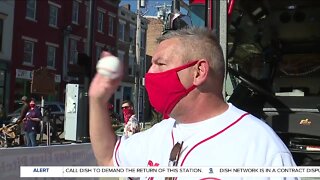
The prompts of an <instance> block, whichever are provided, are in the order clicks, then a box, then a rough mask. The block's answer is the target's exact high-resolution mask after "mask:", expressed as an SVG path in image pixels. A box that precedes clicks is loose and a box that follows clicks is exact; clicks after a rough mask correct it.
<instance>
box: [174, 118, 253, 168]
mask: <svg viewBox="0 0 320 180" xmlns="http://www.w3.org/2000/svg"><path fill="white" fill-rule="evenodd" d="M248 114H249V113H245V114H243V115H241V116H240V117H239V118H238V119H237V120H236V121H234V122H233V123H231V124H230V125H229V126H227V127H225V128H224V129H222V130H221V131H219V132H217V133H215V134H214V135H212V136H209V137H207V138H206V139H204V140H202V141H200V142H198V143H197V144H196V145H194V146H193V147H192V148H191V149H190V150H189V151H188V153H187V154H186V155H185V156H184V158H183V160H182V162H181V164H180V167H182V166H183V164H184V161H185V160H186V159H187V157H188V155H189V154H190V153H191V151H192V150H194V149H195V148H196V147H197V146H199V145H200V144H202V143H204V142H206V141H208V140H210V139H212V138H214V137H216V136H218V135H219V134H221V133H223V132H224V131H226V130H227V129H229V128H230V127H231V126H233V125H235V124H236V123H237V122H239V121H240V120H241V119H242V118H243V117H245V116H246V115H248Z"/></svg>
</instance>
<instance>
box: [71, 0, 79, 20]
mask: <svg viewBox="0 0 320 180" xmlns="http://www.w3.org/2000/svg"><path fill="white" fill-rule="evenodd" d="M78 17H79V2H78V1H73V3H72V22H73V23H74V24H78Z"/></svg>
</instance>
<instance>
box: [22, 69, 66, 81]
mask: <svg viewBox="0 0 320 180" xmlns="http://www.w3.org/2000/svg"><path fill="white" fill-rule="evenodd" d="M16 78H17V79H26V80H32V71H28V70H23V69H16ZM54 82H56V83H60V82H61V75H59V74H55V75H54Z"/></svg>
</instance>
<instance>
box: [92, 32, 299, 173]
mask: <svg viewBox="0 0 320 180" xmlns="http://www.w3.org/2000/svg"><path fill="white" fill-rule="evenodd" d="M158 43H159V44H158V47H157V49H156V51H155V53H154V56H153V57H152V65H151V67H150V69H149V71H148V73H146V75H145V87H146V90H147V93H148V96H149V100H150V103H151V105H152V106H153V107H154V108H155V110H156V111H158V112H160V113H162V114H163V115H168V116H169V118H168V119H166V120H163V121H161V122H159V123H158V124H156V125H154V126H153V127H151V128H150V129H148V130H146V131H143V132H140V133H137V134H135V135H133V136H131V137H130V138H128V139H124V138H121V139H120V138H117V137H116V136H115V135H114V132H113V131H112V128H111V124H110V122H109V121H105V119H107V117H108V115H107V113H106V112H105V111H104V110H103V108H101V107H104V106H103V104H105V103H107V101H108V100H109V98H110V97H111V96H112V94H113V93H114V92H115V91H116V89H117V88H118V85H119V84H120V81H121V78H118V79H109V78H107V77H104V76H101V75H100V74H96V75H95V77H94V79H93V80H92V82H91V85H90V89H89V105H90V116H89V117H90V138H91V144H92V148H93V152H94V154H95V157H96V159H97V162H98V164H99V165H108V166H136V167H139V166H142V167H143V166H144V167H146V166H181V167H184V166H185V167H191V166H192V167H214V166H216V167H231V166H258V167H260V166H295V162H294V160H293V158H292V155H291V153H290V151H289V150H288V149H287V147H286V146H285V144H284V143H283V142H282V141H281V139H280V138H279V137H278V136H277V134H276V133H275V132H274V131H273V130H272V129H271V128H270V127H269V126H268V125H267V124H266V123H265V122H263V121H261V120H260V119H257V118H256V117H254V116H252V115H250V114H249V113H247V112H245V111H243V110H240V109H238V108H237V107H235V106H233V105H232V104H231V103H227V102H225V100H224V97H223V94H222V91H223V83H224V75H225V62H224V58H223V52H222V49H221V47H220V45H219V42H218V41H217V39H216V37H215V35H214V33H213V32H212V31H211V30H208V29H206V28H197V27H191V28H189V29H181V30H177V31H172V32H169V33H167V34H164V35H163V36H161V37H160V38H158ZM102 55H103V56H108V55H110V54H108V53H107V52H103V54H102ZM106 128H107V130H106ZM106 137H107V138H106ZM213 176H214V174H213ZM202 178H204V179H206V178H211V179H213V178H218V177H202ZM232 178H233V179H237V178H234V177H232ZM277 178H278V177H277ZM179 179H180V178H179ZM183 179H199V178H191V177H190V178H183ZM223 179H228V178H225V177H224V178H223ZM239 179H246V178H243V177H242V178H239ZM256 179H259V178H256ZM260 179H269V178H260ZM271 179H272V178H271ZM280 179H281V178H280ZM287 179H290V178H287Z"/></svg>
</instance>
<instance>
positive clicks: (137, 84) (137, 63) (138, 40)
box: [135, 0, 141, 121]
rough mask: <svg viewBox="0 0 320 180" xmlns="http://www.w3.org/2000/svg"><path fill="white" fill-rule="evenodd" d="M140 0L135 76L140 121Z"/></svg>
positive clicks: (138, 0) (138, 6) (138, 5)
mask: <svg viewBox="0 0 320 180" xmlns="http://www.w3.org/2000/svg"><path fill="white" fill-rule="evenodd" d="M140 1H141V0H137V31H136V76H135V83H136V88H135V90H136V92H135V93H136V94H135V96H136V97H135V104H136V115H137V119H138V121H140V103H139V101H140V100H139V97H140V74H141V67H140V42H141V19H140Z"/></svg>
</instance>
